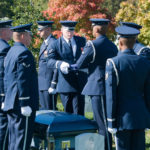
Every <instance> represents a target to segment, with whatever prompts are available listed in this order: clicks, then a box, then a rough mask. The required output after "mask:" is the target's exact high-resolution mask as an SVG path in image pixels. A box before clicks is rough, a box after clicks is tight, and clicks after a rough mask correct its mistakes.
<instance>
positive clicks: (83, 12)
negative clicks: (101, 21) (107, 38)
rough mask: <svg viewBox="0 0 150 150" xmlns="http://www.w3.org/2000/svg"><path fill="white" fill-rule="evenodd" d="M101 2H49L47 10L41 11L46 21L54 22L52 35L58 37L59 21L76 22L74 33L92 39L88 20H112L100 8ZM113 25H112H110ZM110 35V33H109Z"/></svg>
mask: <svg viewBox="0 0 150 150" xmlns="http://www.w3.org/2000/svg"><path fill="white" fill-rule="evenodd" d="M102 3H103V0H50V1H49V3H48V9H47V10H45V11H43V14H44V16H45V17H46V18H47V19H48V20H53V21H54V22H55V25H56V26H55V27H56V28H55V29H56V30H55V31H54V34H57V36H60V34H61V33H60V26H61V25H60V24H59V21H60V20H72V21H78V24H77V26H76V33H78V34H79V35H81V36H85V37H87V38H90V37H92V33H91V22H90V21H89V19H90V18H108V19H112V18H111V15H110V14H109V13H108V11H107V9H104V8H102V7H101V6H102ZM112 24H113V23H112ZM109 33H112V32H109Z"/></svg>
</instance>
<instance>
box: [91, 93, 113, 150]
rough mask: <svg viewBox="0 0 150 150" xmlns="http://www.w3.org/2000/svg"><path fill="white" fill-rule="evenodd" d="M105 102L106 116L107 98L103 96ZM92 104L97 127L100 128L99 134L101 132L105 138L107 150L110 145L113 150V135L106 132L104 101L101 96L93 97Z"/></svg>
mask: <svg viewBox="0 0 150 150" xmlns="http://www.w3.org/2000/svg"><path fill="white" fill-rule="evenodd" d="M103 100H104V111H105V114H106V109H105V97H104V96H103ZM91 102H92V109H93V114H94V119H95V121H96V122H97V125H98V128H99V129H98V132H99V134H101V135H103V136H104V137H105V150H108V144H109V145H110V150H112V135H111V134H110V133H108V131H106V127H105V124H104V116H103V105H102V101H101V96H91ZM105 116H106V115H105ZM106 132H107V133H108V137H109V143H108V139H107V135H106V134H107V133H106Z"/></svg>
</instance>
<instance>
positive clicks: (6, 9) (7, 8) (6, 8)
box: [0, 0, 14, 18]
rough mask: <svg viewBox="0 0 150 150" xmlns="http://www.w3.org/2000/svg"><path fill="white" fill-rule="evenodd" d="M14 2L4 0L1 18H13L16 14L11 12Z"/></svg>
mask: <svg viewBox="0 0 150 150" xmlns="http://www.w3.org/2000/svg"><path fill="white" fill-rule="evenodd" d="M12 5H13V0H3V1H1V2H0V8H1V9H0V18H4V17H8V18H11V17H12V16H13V15H14V14H13V12H12V11H11V6H12Z"/></svg>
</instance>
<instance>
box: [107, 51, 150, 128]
mask: <svg viewBox="0 0 150 150" xmlns="http://www.w3.org/2000/svg"><path fill="white" fill-rule="evenodd" d="M112 60H113V62H114V64H115V66H116V67H114V66H113V64H112V62H110V61H109V60H108V61H107V65H106V106H107V120H108V127H110V128H117V129H119V130H123V129H128V130H130V129H145V128H150V117H149V116H150V63H149V61H148V60H147V59H145V58H144V57H139V56H137V55H136V54H135V53H134V51H133V50H131V49H126V50H125V51H123V52H119V53H118V55H117V56H116V57H114V58H112ZM115 68H116V69H115ZM117 74H118V75H117ZM117 84H118V85H117Z"/></svg>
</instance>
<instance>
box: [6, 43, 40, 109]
mask: <svg viewBox="0 0 150 150" xmlns="http://www.w3.org/2000/svg"><path fill="white" fill-rule="evenodd" d="M4 66H5V75H4V86H5V91H6V94H5V103H4V105H5V107H4V110H6V111H7V110H11V109H18V108H16V106H17V107H18V106H30V107H31V108H32V110H36V109H38V106H39V103H38V81H37V72H36V66H35V61H34V57H33V55H32V53H31V52H30V51H29V50H28V49H27V48H26V47H25V46H24V45H23V44H21V43H19V42H16V43H14V46H13V47H11V49H10V50H9V52H8V53H7V56H6V58H5V61H4ZM17 104H19V105H17Z"/></svg>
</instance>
